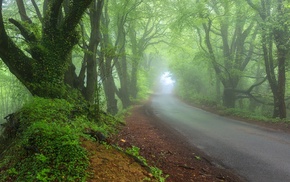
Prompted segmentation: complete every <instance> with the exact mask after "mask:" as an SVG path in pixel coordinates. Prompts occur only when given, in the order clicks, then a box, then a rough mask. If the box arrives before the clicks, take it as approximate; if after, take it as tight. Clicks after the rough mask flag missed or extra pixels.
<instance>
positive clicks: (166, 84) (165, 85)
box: [160, 71, 175, 94]
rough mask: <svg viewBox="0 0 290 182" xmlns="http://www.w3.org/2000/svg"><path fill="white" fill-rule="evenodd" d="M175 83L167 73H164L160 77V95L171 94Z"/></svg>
mask: <svg viewBox="0 0 290 182" xmlns="http://www.w3.org/2000/svg"><path fill="white" fill-rule="evenodd" d="M174 83H175V81H174V80H173V79H172V77H171V73H170V72H169V71H166V72H164V73H163V74H162V75H161V77H160V93H161V94H172V93H173V91H174Z"/></svg>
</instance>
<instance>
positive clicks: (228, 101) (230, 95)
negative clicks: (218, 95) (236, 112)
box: [223, 88, 236, 108]
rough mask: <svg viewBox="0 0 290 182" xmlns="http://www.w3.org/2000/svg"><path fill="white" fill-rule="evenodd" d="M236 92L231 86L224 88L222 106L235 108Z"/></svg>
mask: <svg viewBox="0 0 290 182" xmlns="http://www.w3.org/2000/svg"><path fill="white" fill-rule="evenodd" d="M235 103H236V93H235V90H234V89H232V88H225V89H224V93H223V106H225V107H227V108H235Z"/></svg>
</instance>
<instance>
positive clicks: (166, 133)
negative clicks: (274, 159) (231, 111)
mask: <svg viewBox="0 0 290 182" xmlns="http://www.w3.org/2000/svg"><path fill="white" fill-rule="evenodd" d="M147 111H148V108H146V105H145V106H135V107H134V108H133V109H132V111H131V112H132V114H131V115H130V116H128V117H127V118H126V126H124V127H123V128H122V129H121V132H120V133H119V135H118V136H116V139H115V142H116V143H118V145H119V146H121V147H123V148H126V147H130V146H137V147H139V148H140V153H141V155H142V156H144V157H145V158H146V159H147V160H148V163H149V164H150V165H151V166H156V167H158V168H160V169H162V170H163V172H164V173H165V174H166V175H169V177H168V178H167V180H166V181H169V182H181V181H182V182H190V181H208V182H215V181H216V182H218V181H227V182H230V181H235V182H240V181H243V180H242V179H241V178H239V177H238V176H237V175H235V174H234V173H233V172H232V171H230V170H229V169H222V168H220V167H217V166H215V165H213V163H212V162H211V161H212V159H211V158H210V157H209V156H207V155H206V154H205V153H203V152H202V151H200V150H199V149H198V148H196V147H193V146H191V145H189V144H188V143H187V142H186V141H185V139H184V138H183V137H182V136H181V135H180V134H179V133H177V132H175V131H174V130H172V129H171V128H169V127H167V126H166V125H165V124H162V122H158V118H157V117H155V116H154V115H152V114H150V112H147Z"/></svg>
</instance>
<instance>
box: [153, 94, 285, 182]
mask: <svg viewBox="0 0 290 182" xmlns="http://www.w3.org/2000/svg"><path fill="white" fill-rule="evenodd" d="M151 107H152V109H153V112H154V113H155V114H156V115H157V116H158V117H159V118H161V120H163V122H166V123H167V124H168V125H169V126H171V127H172V128H174V129H176V130H177V131H178V132H180V133H182V135H184V136H185V138H186V139H187V140H188V141H189V142H190V143H191V144H192V145H195V146H197V147H199V148H200V149H202V150H203V151H204V152H206V153H207V154H208V155H210V156H211V157H213V158H214V159H215V161H216V163H217V164H218V165H221V166H224V167H226V168H231V169H233V170H234V171H236V172H237V173H238V174H239V175H240V176H242V177H243V178H245V179H246V181H252V182H290V135H289V134H287V133H284V132H279V131H275V130H271V129H266V128H263V127H259V126H256V125H253V124H248V123H244V122H241V121H236V120H232V119H228V118H225V117H222V116H218V115H215V114H211V113H209V112H206V111H203V110H201V109H198V108H195V107H192V106H189V105H186V104H184V103H182V102H181V101H179V100H178V99H176V98H174V97H172V96H170V95H155V96H153V98H152V103H151Z"/></svg>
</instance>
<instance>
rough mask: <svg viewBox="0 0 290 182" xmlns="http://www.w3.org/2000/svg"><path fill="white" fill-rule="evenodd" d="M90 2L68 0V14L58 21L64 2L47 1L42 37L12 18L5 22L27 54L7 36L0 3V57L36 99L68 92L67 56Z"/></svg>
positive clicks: (60, 0) (63, 94) (59, 95)
mask: <svg viewBox="0 0 290 182" xmlns="http://www.w3.org/2000/svg"><path fill="white" fill-rule="evenodd" d="M92 1H93V0H72V1H71V4H70V8H69V11H68V12H67V13H66V14H65V16H64V17H63V18H62V21H59V20H60V16H63V14H62V13H61V8H62V5H63V2H64V0H50V1H47V3H48V4H47V8H48V9H47V10H46V11H45V13H44V16H43V21H42V34H41V36H40V37H37V36H36V35H34V33H33V32H31V31H30V30H29V29H27V28H26V27H25V26H23V25H22V24H21V22H19V21H17V20H15V19H9V22H10V23H12V24H14V25H15V26H16V27H17V28H18V29H19V31H20V33H21V35H22V36H23V37H24V39H25V41H26V42H27V45H28V53H29V55H28V54H27V53H25V52H24V50H21V48H20V47H18V46H17V45H16V44H15V43H14V42H13V40H12V39H11V38H10V37H9V36H8V35H7V32H6V27H5V25H4V20H3V15H2V14H3V13H2V2H3V0H0V6H1V7H0V58H1V59H2V60H3V62H4V63H5V64H6V65H7V67H8V68H9V70H10V71H11V72H12V73H13V74H14V75H15V76H16V77H17V78H18V79H19V80H20V81H21V82H22V83H23V84H24V85H25V86H26V87H27V88H28V90H29V91H30V92H31V93H32V94H33V95H36V96H40V97H47V98H66V97H67V96H68V95H69V94H68V93H69V92H70V91H71V90H72V89H71V88H68V87H67V86H66V84H65V82H64V75H65V72H66V71H67V69H68V66H69V63H70V59H69V56H70V53H71V51H72V49H73V47H74V46H75V44H76V43H77V42H78V33H77V32H76V30H75V28H76V26H77V25H78V23H79V22H80V19H81V18H82V16H83V14H84V12H85V10H86V9H87V8H88V7H89V5H90V4H91V3H92Z"/></svg>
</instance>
